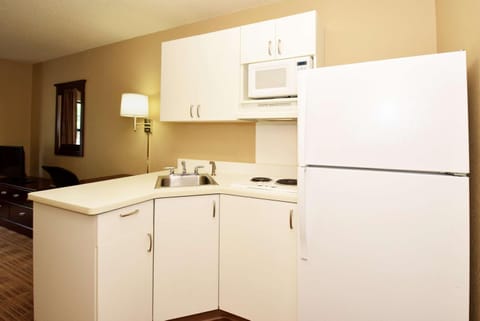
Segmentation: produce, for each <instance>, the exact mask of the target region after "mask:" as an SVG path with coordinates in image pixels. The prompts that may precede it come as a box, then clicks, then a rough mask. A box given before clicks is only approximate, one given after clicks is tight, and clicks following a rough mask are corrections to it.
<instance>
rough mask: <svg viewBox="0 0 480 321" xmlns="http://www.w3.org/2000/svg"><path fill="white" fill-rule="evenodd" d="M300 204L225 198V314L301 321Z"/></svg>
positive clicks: (222, 271) (222, 239)
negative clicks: (298, 271) (298, 307)
mask: <svg viewBox="0 0 480 321" xmlns="http://www.w3.org/2000/svg"><path fill="white" fill-rule="evenodd" d="M295 211H296V204H294V203H286V202H278V201H269V200H260V199H253V198H246V197H237V196H229V195H222V197H221V220H220V279H219V282H220V288H219V290H220V291H219V297H220V309H222V310H224V311H228V312H230V313H233V314H236V315H239V316H241V317H244V318H246V319H249V320H252V321H273V320H275V321H295V320H296V293H297V292H296V231H295V229H296V212H295Z"/></svg>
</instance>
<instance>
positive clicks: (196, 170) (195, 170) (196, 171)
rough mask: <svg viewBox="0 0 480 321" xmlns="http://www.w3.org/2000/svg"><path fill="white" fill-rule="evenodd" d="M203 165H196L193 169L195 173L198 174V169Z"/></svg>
mask: <svg viewBox="0 0 480 321" xmlns="http://www.w3.org/2000/svg"><path fill="white" fill-rule="evenodd" d="M203 167H204V166H195V169H194V170H193V174H195V175H198V170H199V169H200V168H203Z"/></svg>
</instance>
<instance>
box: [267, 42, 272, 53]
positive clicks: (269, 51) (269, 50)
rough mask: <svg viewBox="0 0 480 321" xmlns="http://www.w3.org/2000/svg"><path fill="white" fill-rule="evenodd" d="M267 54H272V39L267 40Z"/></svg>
mask: <svg viewBox="0 0 480 321" xmlns="http://www.w3.org/2000/svg"><path fill="white" fill-rule="evenodd" d="M268 55H269V56H271V55H272V40H269V41H268Z"/></svg>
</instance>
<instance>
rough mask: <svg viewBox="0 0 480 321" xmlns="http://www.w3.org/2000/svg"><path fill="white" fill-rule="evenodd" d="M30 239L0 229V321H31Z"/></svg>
mask: <svg viewBox="0 0 480 321" xmlns="http://www.w3.org/2000/svg"><path fill="white" fill-rule="evenodd" d="M32 253H33V244H32V239H31V238H28V237H26V236H24V235H21V234H18V233H15V232H13V231H10V230H8V229H6V228H4V227H1V226H0V321H32V320H33V276H32V274H33V263H32V261H33V260H32V256H33V255H32Z"/></svg>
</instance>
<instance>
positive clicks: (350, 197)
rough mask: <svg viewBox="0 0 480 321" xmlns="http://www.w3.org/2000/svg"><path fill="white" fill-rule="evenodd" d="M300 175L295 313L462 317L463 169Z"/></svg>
mask: <svg viewBox="0 0 480 321" xmlns="http://www.w3.org/2000/svg"><path fill="white" fill-rule="evenodd" d="M301 171H302V170H301ZM302 175H304V180H303V182H304V184H305V185H303V186H301V192H300V195H299V205H300V206H301V208H302V210H301V211H300V212H301V213H302V212H303V213H304V214H303V217H301V224H305V225H304V226H303V227H304V228H303V229H302V227H301V228H300V230H301V235H300V249H299V250H300V258H299V261H298V282H299V302H298V304H299V318H298V320H299V321H319V320H321V321H339V320H341V321H385V320H388V321H406V320H408V321H468V302H469V228H468V220H469V215H468V202H469V198H468V190H469V182H468V178H466V177H451V176H446V175H430V174H412V173H392V172H386V171H367V170H348V169H325V168H307V169H306V170H305V172H304V173H303V174H302Z"/></svg>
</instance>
